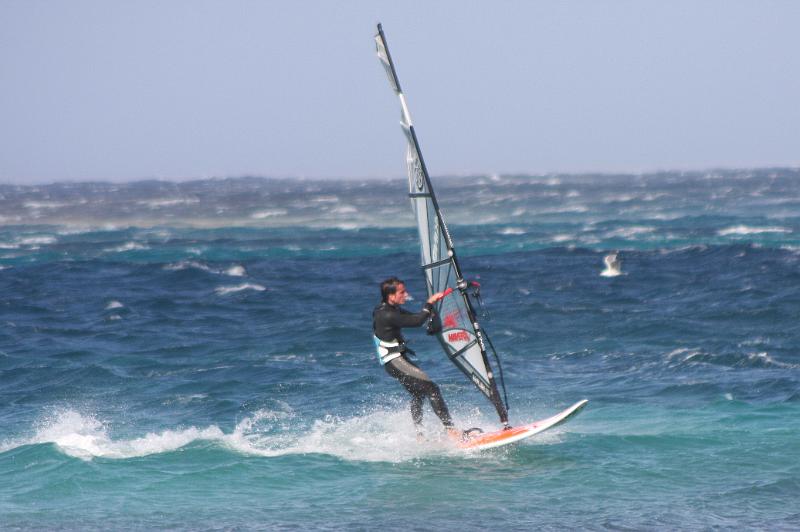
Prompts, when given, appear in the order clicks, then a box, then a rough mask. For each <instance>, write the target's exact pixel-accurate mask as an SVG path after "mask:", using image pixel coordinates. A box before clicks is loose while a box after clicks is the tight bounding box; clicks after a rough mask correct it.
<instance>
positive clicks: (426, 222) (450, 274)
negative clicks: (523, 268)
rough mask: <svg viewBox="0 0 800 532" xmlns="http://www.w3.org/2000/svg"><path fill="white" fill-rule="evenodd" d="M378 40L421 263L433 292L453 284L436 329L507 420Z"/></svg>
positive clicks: (388, 58) (453, 358)
mask: <svg viewBox="0 0 800 532" xmlns="http://www.w3.org/2000/svg"><path fill="white" fill-rule="evenodd" d="M375 42H376V47H377V53H378V58H379V59H380V61H381V63H382V64H383V67H384V69H385V70H386V73H387V75H388V77H389V83H390V85H391V87H392V90H393V91H394V92H395V94H397V96H398V97H399V99H400V107H401V122H400V125H401V128H402V130H403V133H404V134H405V137H406V167H407V170H408V187H409V193H408V196H409V199H410V201H411V207H412V209H413V211H414V216H415V218H416V220H417V229H418V233H419V241H420V263H421V269H422V273H423V276H424V278H425V284H426V288H427V291H428V295H429V296H430V295H431V294H434V293H437V292H443V291H445V290H447V289H451V290H450V292H451V293H450V295H448V296H446V297H445V298H443V299H441V300H440V301H438V302H437V303H436V311H437V316H438V319H439V321H440V322H441V324H440V325H441V327H439V329H440V330H439V332H438V333H437V337H438V339H439V343H440V344H441V346H442V349H443V350H444V352H445V354H446V355H447V357H448V358H449V359H450V360H451V361H452V362H453V363H454V364H455V365H456V366H457V367H458V368H459V369H460V370H461V371H462V372H463V373H464V374H465V375H466V376H467V377H468V378H469V379H470V380H471V381H472V383H473V384H474V385H475V386H476V387H477V388H478V390H480V391H481V393H483V394H484V395H485V396H486V397H487V398H488V399H489V400H490V401H491V403H492V404H493V405H494V407H495V409H496V410H497V413H498V415H499V416H500V419H501V421H502V422H503V423H506V422H507V421H508V412H507V404H506V403H505V402H504V401H503V399H501V397H500V394H499V392H498V387H497V382H496V381H495V379H494V374H493V373H492V368H491V365H490V364H489V360H488V356H487V344H488V346H489V347H490V348H491V352H492V354H493V355H494V356H495V357H496V356H497V354H496V353H495V352H494V348H492V347H491V342H489V341H488V337H486V336H485V335H486V333H485V332H484V331H483V330H482V329H481V327H480V325H479V324H478V321H477V319H476V318H475V312H474V309H473V308H472V304H471V303H470V300H469V295H468V294H467V286H468V283H467V282H466V281H465V280H464V277H463V275H462V273H461V268H460V267H459V264H458V260H457V258H456V253H455V249H454V247H453V241H452V239H451V237H450V232H449V231H448V230H447V225H446V224H445V222H444V218H443V216H442V212H441V210H440V208H439V204H438V202H437V201H436V195H435V194H434V192H433V186H432V185H431V180H430V175H429V174H428V170H427V168H426V166H425V161H424V159H423V157H422V152H421V150H420V147H419V141H418V139H417V134H416V131H415V129H414V126H413V124H412V122H411V113H410V112H409V109H408V103H407V101H406V98H405V95H404V94H403V92H402V90H401V88H400V82H399V80H398V79H397V71H396V69H395V66H394V63H393V62H392V58H391V54H390V53H389V47H388V45H387V44H386V37H385V35H384V34H383V29H382V27H381V25H380V24H378V32H377V34H376V35H375ZM484 338H485V339H486V341H484ZM498 362H499V360H498Z"/></svg>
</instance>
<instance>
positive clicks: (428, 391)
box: [372, 302, 453, 428]
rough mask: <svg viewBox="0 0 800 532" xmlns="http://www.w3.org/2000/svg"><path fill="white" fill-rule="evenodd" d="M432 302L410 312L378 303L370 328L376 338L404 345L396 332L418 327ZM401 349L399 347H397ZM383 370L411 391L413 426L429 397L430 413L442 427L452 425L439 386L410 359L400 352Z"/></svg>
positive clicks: (399, 334)
mask: <svg viewBox="0 0 800 532" xmlns="http://www.w3.org/2000/svg"><path fill="white" fill-rule="evenodd" d="M433 312H434V310H433V305H431V304H429V303H426V304H425V306H424V307H423V309H422V310H421V311H420V312H417V313H412V312H408V311H407V310H404V309H402V308H400V306H399V305H390V304H389V303H386V302H384V303H381V304H380V305H378V306H377V307H375V310H374V311H373V312H372V329H373V331H374V333H375V336H376V337H377V338H378V339H379V340H383V341H385V342H395V341H396V342H399V343H400V345H401V346H404V345H405V340H404V339H403V335H402V333H401V332H400V329H401V328H403V327H419V326H421V325H422V324H424V323H425V322H426V321H427V320H428V318H430V317H431V315H432V314H433ZM401 349H403V348H402V347H401ZM383 367H384V368H385V369H386V373H388V374H389V375H391V376H392V377H394V378H395V379H397V380H398V381H400V384H402V385H403V386H404V387H405V389H406V390H408V393H410V394H411V417H412V418H413V420H414V423H415V424H416V425H419V424H421V423H422V403H423V402H424V400H425V398H426V397H428V398H430V402H431V407H433V411H434V413H436V415H437V416H439V419H441V420H442V423H443V424H444V426H445V427H448V428H449V427H452V426H453V420H452V419H450V412H449V411H448V410H447V405H446V404H445V402H444V399H443V398H442V394H441V392H440V391H439V387H438V386H436V384H434V382H433V381H432V380H431V379H430V377H428V375H427V374H426V373H425V372H424V371H422V370H421V369H420V368H419V367H417V365H416V364H414V363H413V362H411V361H410V360H409V359H408V358H407V357H406V355H405V353H404V351H401V355H400V356H399V357H397V358H394V359H392V360H389V361H388V362H387V363H386V364H384V366H383Z"/></svg>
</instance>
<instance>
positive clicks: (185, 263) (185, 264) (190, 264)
mask: <svg viewBox="0 0 800 532" xmlns="http://www.w3.org/2000/svg"><path fill="white" fill-rule="evenodd" d="M189 268H195V269H198V270H202V271H204V272H213V270H212V269H211V267H209V266H207V265H205V264H203V263H202V262H197V261H194V260H182V261H180V262H177V263H175V264H167V265H165V266H164V269H165V270H170V271H174V272H178V271H182V270H188V269H189Z"/></svg>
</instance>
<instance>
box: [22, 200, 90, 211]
mask: <svg viewBox="0 0 800 532" xmlns="http://www.w3.org/2000/svg"><path fill="white" fill-rule="evenodd" d="M83 203H86V201H85V200H84V201H83ZM22 205H23V206H24V207H25V208H26V209H60V208H61V207H69V206H70V205H73V204H72V203H60V202H57V201H26V202H25V203H23V204H22Z"/></svg>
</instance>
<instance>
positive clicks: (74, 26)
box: [0, 0, 800, 183]
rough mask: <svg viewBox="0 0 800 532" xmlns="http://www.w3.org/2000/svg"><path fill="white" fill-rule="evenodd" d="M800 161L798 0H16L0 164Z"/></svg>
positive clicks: (0, 25)
mask: <svg viewBox="0 0 800 532" xmlns="http://www.w3.org/2000/svg"><path fill="white" fill-rule="evenodd" d="M378 21H381V22H383V25H384V29H385V31H386V34H387V38H388V40H389V45H390V49H391V52H392V55H393V57H394V59H395V62H396V64H397V68H398V73H399V76H400V81H401V83H402V84H403V88H404V89H405V92H406V95H407V97H408V100H409V104H410V108H411V113H412V116H413V118H414V120H415V124H416V126H417V132H418V135H419V137H420V140H421V142H422V148H423V152H424V154H425V157H426V160H427V163H428V167H429V169H430V170H431V173H432V174H434V175H444V174H463V173H491V172H498V173H510V172H525V173H543V172H585V171H625V172H637V171H649V170H657V169H702V168H708V167H754V166H784V165H788V166H798V165H800V104H798V97H799V96H800V30H799V29H798V28H800V2H793V1H784V2H776V1H750V2H744V1H741V2H737V1H707V2H696V1H671V2H650V1H615V2H612V1H603V0H593V1H588V0H587V1H565V2H555V1H554V2H533V1H531V2H455V1H402V2H398V1H369V2H367V1H361V2H358V1H351V2H333V1H327V2H322V1H320V2H311V1H302V0H300V1H294V2H291V1H286V2H268V1H236V0H227V1H217V2H210V1H196V0H192V1H137V2H122V1H117V2H114V1H108V0H103V1H70V2H67V1H60V2H59V1H45V0H33V1H31V0H24V1H23V0H19V1H12V0H0V182H3V183H41V182H50V181H62V180H72V181H75V180H113V181H119V180H132V179H143V178H161V179H190V178H203V177H212V176H216V177H226V176H241V175H258V176H275V177H287V176H306V177H322V178H338V177H345V178H349V177H386V176H400V175H402V174H403V172H404V153H403V143H404V139H403V136H402V134H401V131H400V128H399V126H398V120H399V108H398V104H397V101H396V98H395V97H394V95H393V94H392V93H391V91H390V89H389V86H388V83H387V81H386V79H385V74H384V72H383V69H382V68H381V67H380V65H379V63H378V61H377V59H376V58H375V53H374V44H373V40H372V35H373V32H374V26H375V23H376V22H378Z"/></svg>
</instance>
